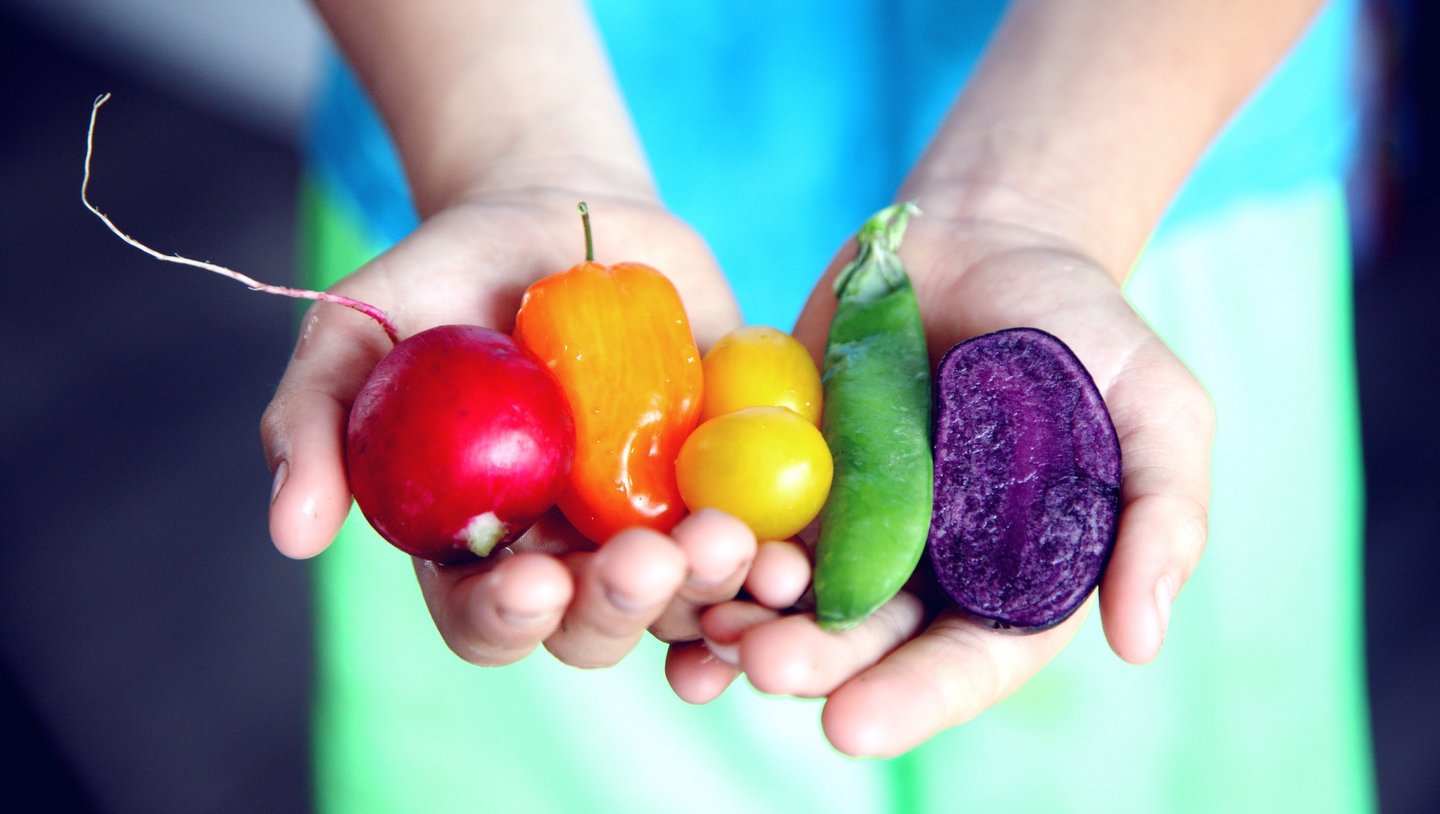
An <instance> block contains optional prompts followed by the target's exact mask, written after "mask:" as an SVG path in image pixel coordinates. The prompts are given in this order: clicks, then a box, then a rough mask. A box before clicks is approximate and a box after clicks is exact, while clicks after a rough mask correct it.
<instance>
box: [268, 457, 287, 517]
mask: <svg viewBox="0 0 1440 814" xmlns="http://www.w3.org/2000/svg"><path fill="white" fill-rule="evenodd" d="M289 476H290V462H289V461H287V460H284V459H283V458H282V459H281V460H280V463H279V464H277V465H276V466H275V480H274V481H272V482H271V483H270V504H271V505H272V506H273V505H274V504H275V498H277V497H279V496H280V489H281V488H283V487H284V486H285V479H286V478H288V477H289Z"/></svg>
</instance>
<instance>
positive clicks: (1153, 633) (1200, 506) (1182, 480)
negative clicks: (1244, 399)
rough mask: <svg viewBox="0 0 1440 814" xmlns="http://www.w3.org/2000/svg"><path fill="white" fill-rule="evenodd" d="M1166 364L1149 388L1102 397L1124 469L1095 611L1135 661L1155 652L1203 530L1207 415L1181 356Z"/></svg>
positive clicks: (1118, 649) (1210, 426)
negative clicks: (1114, 530) (1112, 544)
mask: <svg viewBox="0 0 1440 814" xmlns="http://www.w3.org/2000/svg"><path fill="white" fill-rule="evenodd" d="M1166 355H1167V356H1168V352H1166ZM1168 361H1169V362H1170V365H1169V366H1167V367H1166V368H1164V369H1162V371H1161V372H1159V373H1151V374H1150V375H1148V376H1147V377H1146V378H1147V380H1148V381H1150V382H1151V384H1149V385H1148V386H1145V387H1143V388H1142V387H1140V386H1134V387H1127V386H1123V385H1118V384H1117V386H1115V387H1113V388H1112V391H1111V394H1109V395H1107V399H1108V400H1109V402H1110V404H1111V413H1112V415H1113V416H1114V419H1115V425H1116V429H1117V431H1119V432H1120V433H1121V448H1122V450H1123V453H1122V461H1123V464H1124V473H1123V485H1122V495H1121V503H1122V507H1121V512H1120V524H1119V528H1118V530H1117V534H1116V538H1115V549H1114V553H1112V554H1111V558H1110V562H1109V564H1108V565H1107V566H1106V571H1105V576H1104V578H1103V581H1102V582H1101V585H1100V615H1101V619H1102V620H1103V622H1104V627H1105V635H1106V638H1107V639H1108V640H1109V642H1110V647H1111V649H1112V650H1114V651H1115V653H1116V655H1118V656H1120V657H1121V658H1122V659H1125V660H1126V661H1129V662H1132V663H1136V664H1143V663H1145V662H1148V661H1150V660H1151V659H1153V658H1155V656H1156V655H1157V654H1158V653H1159V651H1160V647H1161V644H1162V643H1163V642H1164V640H1165V632H1166V628H1167V627H1168V625H1169V620H1170V606H1171V603H1172V602H1173V601H1174V598H1175V595H1176V594H1177V593H1178V592H1179V590H1180V588H1181V586H1183V585H1184V584H1185V582H1186V581H1187V580H1188V579H1189V578H1190V574H1191V573H1192V572H1193V571H1194V569H1195V566H1196V564H1197V563H1198V562H1199V560H1200V556H1201V553H1202V552H1203V550H1204V548H1205V538H1206V534H1207V530H1206V529H1207V511H1208V508H1207V507H1208V504H1209V494H1210V468H1209V467H1210V444H1211V438H1212V436H1213V432H1214V417H1213V412H1212V410H1211V407H1210V402H1209V400H1208V398H1207V397H1206V396H1205V394H1204V392H1203V391H1202V390H1201V389H1200V386H1199V385H1198V384H1197V383H1195V381H1194V379H1193V378H1191V377H1189V374H1188V373H1187V372H1186V371H1184V369H1183V368H1182V367H1181V366H1180V363H1179V362H1178V361H1175V360H1173V359H1170V360H1168ZM1167 371H1168V374H1167V373H1166V372H1167Z"/></svg>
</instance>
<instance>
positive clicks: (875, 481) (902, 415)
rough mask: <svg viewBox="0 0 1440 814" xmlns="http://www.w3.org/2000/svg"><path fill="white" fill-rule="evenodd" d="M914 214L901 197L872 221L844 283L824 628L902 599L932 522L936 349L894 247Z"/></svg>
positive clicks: (823, 568) (832, 347) (825, 531)
mask: <svg viewBox="0 0 1440 814" xmlns="http://www.w3.org/2000/svg"><path fill="white" fill-rule="evenodd" d="M917 211H918V210H917V209H916V208H915V206H914V205H913V204H897V205H895V206H891V207H888V208H886V209H884V210H882V211H880V212H879V213H877V214H876V215H874V216H873V217H872V218H870V220H868V221H866V222H865V225H864V226H862V227H861V229H860V232H859V234H858V235H857V236H856V240H857V241H858V242H859V244H860V245H859V250H858V251H857V252H856V254H855V259H854V260H853V261H851V263H850V264H849V265H848V266H846V267H845V269H844V270H843V271H841V272H840V276H839V277H838V278H836V280H835V294H836V296H837V298H838V300H839V302H838V304H837V306H836V309H835V318H834V320H833V321H832V322H831V323H830V336H829V340H828V342H827V343H826V347H825V371H824V383H825V407H824V417H823V422H822V427H823V429H824V433H825V440H826V442H827V443H828V444H829V446H830V454H831V456H832V457H833V458H834V459H835V478H834V482H833V483H832V485H831V487H830V496H829V499H828V500H827V501H826V503H825V507H824V509H822V510H821V513H820V538H819V541H818V542H817V543H816V550H815V613H816V617H817V621H818V622H819V624H820V626H821V627H823V628H826V629H831V630H838V629H843V628H847V627H851V626H853V625H855V624H858V623H859V622H860V621H861V620H863V619H864V618H865V617H867V616H869V615H870V614H871V613H873V612H874V611H875V609H876V608H878V607H880V606H881V605H883V604H885V602H886V601H888V600H889V599H890V598H891V597H893V596H895V594H896V593H898V592H899V590H900V589H901V587H903V586H904V585H905V581H906V580H907V579H909V578H910V575H911V574H912V573H914V571H915V566H916V564H917V563H918V562H919V561H920V556H921V554H922V553H923V552H924V550H925V539H926V535H927V534H928V532H929V529H930V510H931V504H932V502H933V500H934V494H933V492H932V484H933V480H934V463H933V457H932V456H933V453H932V451H931V447H930V357H929V353H928V351H927V350H926V345H925V331H924V328H923V327H922V325H921V323H920V307H919V304H918V303H917V302H916V299H915V290H914V288H912V287H911V284H910V278H909V275H907V274H906V273H905V267H904V266H903V265H902V264H901V262H900V257H899V255H898V254H897V253H896V252H897V250H898V249H899V246H900V240H901V238H902V237H903V236H904V234H905V223H906V221H907V220H908V218H909V217H910V215H911V214H912V213H915V212H917Z"/></svg>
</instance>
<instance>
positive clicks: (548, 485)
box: [345, 325, 575, 562]
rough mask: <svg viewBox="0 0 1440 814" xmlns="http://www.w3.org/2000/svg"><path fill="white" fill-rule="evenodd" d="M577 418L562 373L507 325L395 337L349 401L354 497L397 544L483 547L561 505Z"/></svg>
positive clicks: (435, 548) (467, 553)
mask: <svg viewBox="0 0 1440 814" xmlns="http://www.w3.org/2000/svg"><path fill="white" fill-rule="evenodd" d="M574 447H575V424H574V421H573V420H572V417H571V415H570V407H569V404H568V403H567V402H566V400H565V396H564V393H563V392H562V391H561V389H560V383H559V382H558V381H557V380H556V379H555V376H554V375H553V374H551V373H550V371H549V370H548V369H546V368H545V366H544V365H543V364H541V363H540V360H539V359H537V358H535V356H533V355H532V354H531V353H530V352H529V351H527V350H525V349H524V348H522V347H520V346H519V345H518V344H517V343H516V342H515V340H513V339H511V338H510V337H509V336H506V335H505V334H503V333H500V332H499V331H493V330H490V329H489V328H479V327H475V326H470V325H442V326H440V327H438V328H431V329H429V330H427V331H421V332H420V333H418V334H415V335H414V336H412V337H410V338H409V339H406V340H405V341H404V342H401V343H400V344H398V345H396V346H395V348H394V349H393V350H391V351H390V352H389V353H388V354H386V355H385V358H384V359H381V360H380V363H379V364H378V365H376V366H375V370H374V371H372V372H371V374H370V377H369V378H368V379H366V380H365V384H364V385H363V386H362V387H361V388H360V393H359V394H358V395H357V396H356V397H355V403H354V405H352V406H351V408H350V422H349V426H348V428H347V430H346V438H345V452H346V469H347V471H348V472H349V475H350V490H351V491H352V492H353V493H354V494H355V502H356V503H358V504H359V505H360V510H361V511H362V512H364V513H365V518H366V519H367V520H369V521H370V525H372V526H374V527H375V530H376V531H378V532H380V535H381V536H382V537H384V538H385V539H387V540H389V541H390V542H391V543H393V544H394V545H395V546H396V547H397V548H399V549H401V550H404V551H407V552H409V553H411V554H414V555H415V556H417V557H422V558H424V559H427V560H435V561H437V562H460V561H463V560H467V559H472V558H473V557H474V556H477V555H478V556H481V557H483V556H485V555H486V554H489V553H490V550H491V548H493V547H494V546H495V545H496V543H498V542H500V541H502V540H504V539H506V538H508V537H513V536H514V535H516V534H518V533H519V532H522V531H524V530H525V529H526V528H527V527H529V525H530V524H531V523H532V522H534V521H535V519H536V518H538V517H539V516H540V515H541V514H543V513H544V512H545V511H546V510H547V509H549V508H550V506H551V505H552V504H554V503H555V499H556V498H557V497H559V496H560V492H561V490H562V489H563V488H564V486H565V483H566V476H567V475H569V474H570V462H571V456H572V455H573V453H574Z"/></svg>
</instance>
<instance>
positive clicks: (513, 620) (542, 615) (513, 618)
mask: <svg viewBox="0 0 1440 814" xmlns="http://www.w3.org/2000/svg"><path fill="white" fill-rule="evenodd" d="M495 615H496V616H498V617H500V621H502V622H504V623H505V624H507V625H509V626H510V627H516V628H528V627H535V626H537V625H539V624H540V623H541V622H546V621H549V620H550V619H551V618H552V617H554V615H555V611H554V610H544V611H539V612H535V611H526V612H516V611H508V610H506V609H504V608H496V609H495Z"/></svg>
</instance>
